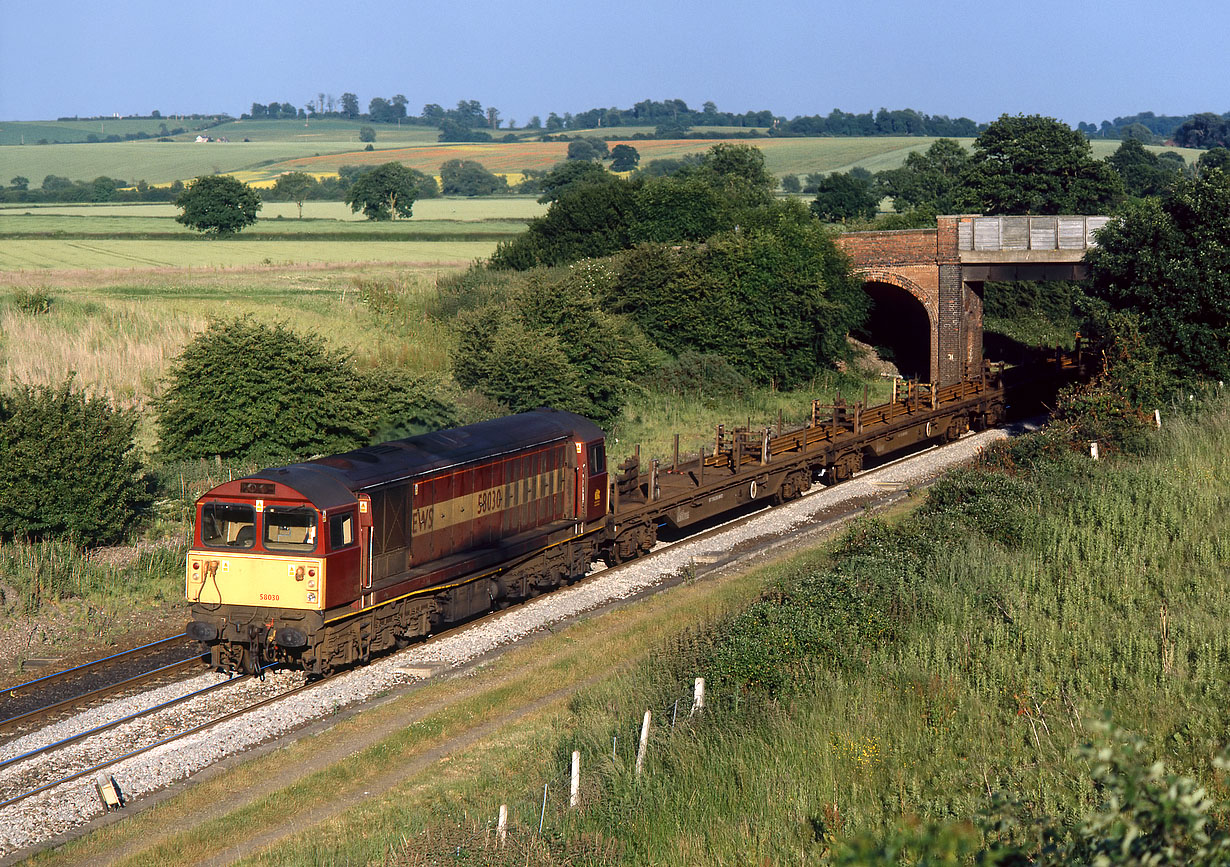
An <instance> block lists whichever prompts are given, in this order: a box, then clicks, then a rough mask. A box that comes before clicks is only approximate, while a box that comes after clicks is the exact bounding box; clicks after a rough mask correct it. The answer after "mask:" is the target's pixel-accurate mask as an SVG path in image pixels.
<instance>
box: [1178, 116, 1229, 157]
mask: <svg viewBox="0 0 1230 867" xmlns="http://www.w3.org/2000/svg"><path fill="white" fill-rule="evenodd" d="M1174 142H1175V144H1177V145H1179V146H1180V147H1188V148H1213V147H1223V148H1224V147H1230V117H1226V116H1219V115H1216V114H1213V113H1212V112H1210V111H1206V112H1201V113H1200V114H1198V115H1195V116H1194V117H1192V118H1191V119H1190V120H1187V121H1184V122H1183V124H1181V125H1180V126H1179V128H1178V129H1176V130H1175V131H1174Z"/></svg>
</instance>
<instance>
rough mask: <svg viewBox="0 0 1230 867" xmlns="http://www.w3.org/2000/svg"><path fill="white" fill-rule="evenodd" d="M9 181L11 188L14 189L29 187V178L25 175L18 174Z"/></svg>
mask: <svg viewBox="0 0 1230 867" xmlns="http://www.w3.org/2000/svg"><path fill="white" fill-rule="evenodd" d="M9 183H10V184H11V185H12V187H13V189H15V190H28V189H30V179H29V178H27V177H24V176H23V175H18V176H17V177H15V178H13V179H12V180H11V181H9Z"/></svg>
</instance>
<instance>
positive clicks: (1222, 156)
mask: <svg viewBox="0 0 1230 867" xmlns="http://www.w3.org/2000/svg"><path fill="white" fill-rule="evenodd" d="M1210 169H1221V170H1222V171H1223V172H1227V173H1230V150H1227V149H1226V148H1209V149H1208V150H1207V151H1205V152H1204V153H1202V154H1201V155H1200V157H1199V159H1197V160H1196V174H1198V175H1203V174H1204V173H1205V172H1207V171H1209V170H1210ZM17 180H18V179H17V178H13V185H14V186H16V185H17Z"/></svg>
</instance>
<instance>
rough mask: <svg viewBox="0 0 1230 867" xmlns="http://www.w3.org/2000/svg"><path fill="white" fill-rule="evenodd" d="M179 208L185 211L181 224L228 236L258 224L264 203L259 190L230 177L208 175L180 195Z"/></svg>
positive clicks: (179, 217) (176, 219)
mask: <svg viewBox="0 0 1230 867" xmlns="http://www.w3.org/2000/svg"><path fill="white" fill-rule="evenodd" d="M175 207H177V208H179V209H180V210H181V211H183V213H181V214H180V215H179V216H178V217H176V218H175V221H176V222H177V223H183V224H184V225H185V226H188V227H189V228H191V229H196V230H197V231H198V232H204V233H206V234H213V235H216V236H218V237H225V236H227V235H233V234H235V233H236V232H238V231H239V230H241V229H242V228H244V226H250V225H252V224H253V223H255V222H256V212H257V211H259V210H260V209H261V200H260V196H258V195H257V194H256V190H254V189H252V188H251V187H249V186H248V185H247V184H245V183H243V182H242V181H240V180H237V179H236V178H233V177H231V176H230V175H207V176H205V177H203V178H197V179H196V180H195V181H193V182H192V184H191V185H190V186H188V187H187V188H186V189H185V190H184V191H183V192H182V193H180V194H179V196H178V197H176V199H175Z"/></svg>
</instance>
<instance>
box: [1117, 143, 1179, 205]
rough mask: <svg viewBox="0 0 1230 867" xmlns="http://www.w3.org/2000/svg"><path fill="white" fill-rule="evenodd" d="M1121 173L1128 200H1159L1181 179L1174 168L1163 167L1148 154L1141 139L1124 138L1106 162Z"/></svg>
mask: <svg viewBox="0 0 1230 867" xmlns="http://www.w3.org/2000/svg"><path fill="white" fill-rule="evenodd" d="M1107 162H1109V163H1110V165H1111V167H1112V168H1113V169H1114V170H1115V171H1116V172H1118V174H1119V177H1120V178H1121V179H1122V181H1123V188H1124V190H1125V191H1126V192H1127V194H1128V195H1129V196H1137V197H1140V196H1156V195H1159V194H1160V193H1162V191H1164V190H1165V189H1166V188H1167V187H1169V186H1170V185H1171V184H1172V183H1173V182H1174V180H1175V178H1176V177H1177V176H1178V175H1177V173H1176V170H1175V167H1174V164H1173V163H1171V164H1169V165H1164V164H1163V163H1162V161H1161V160H1160V159H1159V158H1158V156H1157V155H1156V154H1154V153H1152V152H1151V151H1148V150H1145V146H1144V145H1143V144H1141V142H1140V141H1139V140H1138V139H1134V138H1125V139H1124V140H1123V143H1122V144H1120V145H1119V149H1118V150H1116V151H1115V152H1114V153H1113V154H1111V155H1110V157H1109V158H1108V159H1107Z"/></svg>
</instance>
